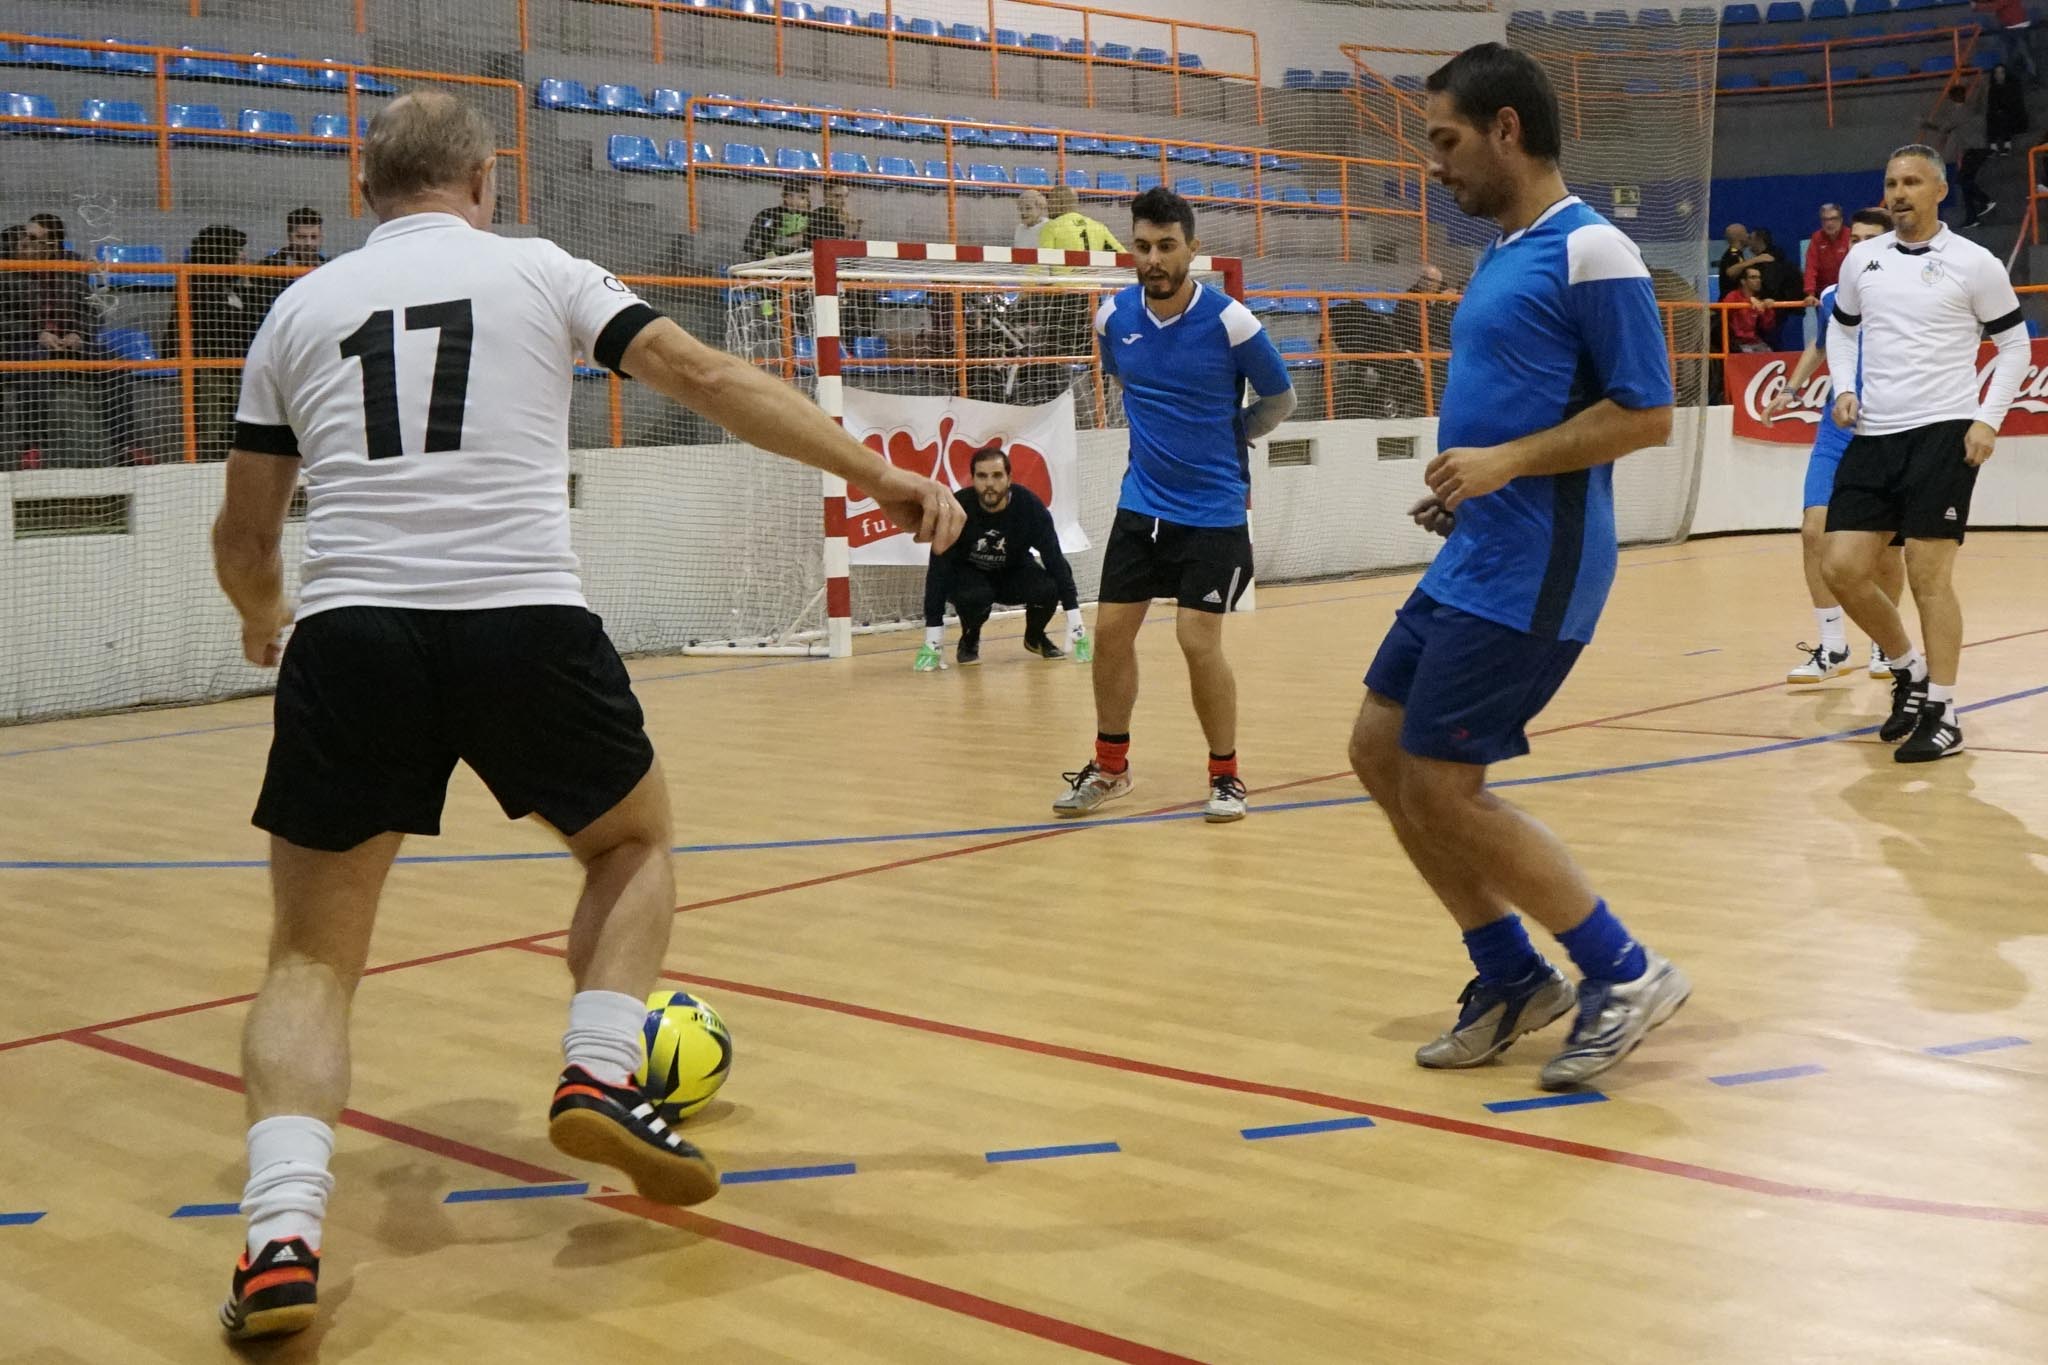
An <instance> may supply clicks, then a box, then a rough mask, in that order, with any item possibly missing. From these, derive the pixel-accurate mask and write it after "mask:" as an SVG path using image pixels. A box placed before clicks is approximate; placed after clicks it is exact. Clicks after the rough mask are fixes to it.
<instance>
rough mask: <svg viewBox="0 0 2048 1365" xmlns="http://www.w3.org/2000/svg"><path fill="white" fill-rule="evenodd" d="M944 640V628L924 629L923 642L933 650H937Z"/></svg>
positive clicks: (929, 627) (931, 627)
mask: <svg viewBox="0 0 2048 1365" xmlns="http://www.w3.org/2000/svg"><path fill="white" fill-rule="evenodd" d="M945 638H946V628H945V627H944V626H926V627H925V628H924V642H925V644H926V645H928V646H930V647H931V648H933V649H937V648H938V647H939V645H940V643H941V642H942V641H943V640H944V639H945Z"/></svg>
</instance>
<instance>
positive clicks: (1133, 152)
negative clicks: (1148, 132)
mask: <svg viewBox="0 0 2048 1365" xmlns="http://www.w3.org/2000/svg"><path fill="white" fill-rule="evenodd" d="M1102 153H1103V155H1104V156H1137V155H1139V152H1138V144H1137V143H1135V142H1133V141H1131V140H1130V139H1129V138H1105V139H1103V143H1102Z"/></svg>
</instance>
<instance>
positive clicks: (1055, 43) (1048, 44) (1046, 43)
mask: <svg viewBox="0 0 2048 1365" xmlns="http://www.w3.org/2000/svg"><path fill="white" fill-rule="evenodd" d="M1024 46H1026V47H1028V48H1030V49H1031V50H1032V51H1033V52H1058V51H1059V50H1060V40H1059V39H1058V38H1057V37H1055V36H1054V35H1052V34H1050V33H1027V34H1025V35H1024ZM1161 55H1164V54H1161Z"/></svg>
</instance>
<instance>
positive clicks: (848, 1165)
mask: <svg viewBox="0 0 2048 1365" xmlns="http://www.w3.org/2000/svg"><path fill="white" fill-rule="evenodd" d="M853 1174H855V1168H854V1164H853V1163H852V1162H851V1161H834V1162H828V1163H827V1164H825V1165H823V1166H768V1167H764V1168H762V1169H761V1170H758V1171H727V1172H725V1173H724V1174H723V1175H721V1176H719V1177H718V1183H719V1184H721V1185H763V1184H766V1183H767V1182H769V1181H771V1180H819V1179H822V1178H824V1177H825V1176H828V1175H853Z"/></svg>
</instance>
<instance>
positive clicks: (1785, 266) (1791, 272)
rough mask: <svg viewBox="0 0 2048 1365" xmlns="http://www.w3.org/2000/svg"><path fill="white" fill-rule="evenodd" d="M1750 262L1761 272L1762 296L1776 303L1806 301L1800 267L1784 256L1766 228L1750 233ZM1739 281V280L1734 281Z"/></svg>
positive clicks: (1804, 284)
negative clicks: (1762, 279)
mask: <svg viewBox="0 0 2048 1365" xmlns="http://www.w3.org/2000/svg"><path fill="white" fill-rule="evenodd" d="M1749 246H1750V257H1749V262H1748V263H1749V264H1750V265H1753V266H1755V267H1757V268H1758V269H1759V270H1760V271H1762V272H1763V277H1764V297H1765V298H1767V299H1771V300H1773V301H1775V302H1778V303H1797V304H1800V305H1802V306H1803V305H1804V304H1805V302H1806V292H1805V291H1806V281H1805V280H1804V279H1803V278H1801V276H1800V274H1799V267H1798V266H1796V265H1794V264H1792V262H1790V261H1788V260H1786V259H1785V255H1784V253H1783V252H1781V251H1779V250H1778V246H1777V243H1776V241H1775V240H1774V239H1773V238H1772V237H1771V230H1770V229H1769V228H1755V229H1752V230H1751V232H1750V234H1749ZM1737 283H1738V284H1740V280H1739V279H1738V281H1737Z"/></svg>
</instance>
